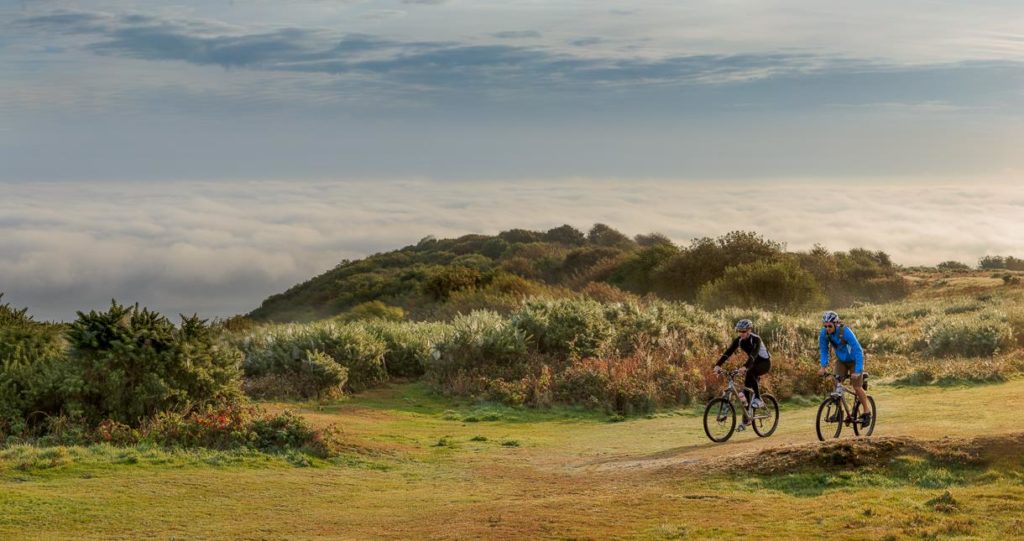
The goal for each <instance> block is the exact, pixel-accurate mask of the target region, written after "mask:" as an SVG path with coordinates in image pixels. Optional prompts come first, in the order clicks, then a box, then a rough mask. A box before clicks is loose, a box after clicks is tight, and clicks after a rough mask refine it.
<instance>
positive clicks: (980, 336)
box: [925, 313, 1013, 357]
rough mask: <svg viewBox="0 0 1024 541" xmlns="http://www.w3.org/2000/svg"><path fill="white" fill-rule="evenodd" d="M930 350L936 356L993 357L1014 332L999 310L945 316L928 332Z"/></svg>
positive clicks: (1005, 345) (926, 335)
mask: <svg viewBox="0 0 1024 541" xmlns="http://www.w3.org/2000/svg"><path fill="white" fill-rule="evenodd" d="M925 341H926V343H927V353H928V354H929V355H934V356H937V357H954V356H964V357H991V356H992V355H995V354H996V353H997V352H999V351H1000V350H1001V349H1003V348H1006V347H1008V346H1010V345H1011V344H1012V343H1013V332H1012V331H1011V329H1010V328H1009V326H1008V325H1007V324H1006V322H1005V320H1001V318H1000V317H999V316H998V315H997V314H993V313H986V314H982V315H980V316H978V317H974V318H964V317H956V318H949V317H947V318H942V319H939V320H938V321H936V322H934V323H933V324H931V325H930V326H929V327H928V329H927V331H926V334H925Z"/></svg>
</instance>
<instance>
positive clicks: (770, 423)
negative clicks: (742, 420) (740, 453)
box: [751, 394, 779, 438]
mask: <svg viewBox="0 0 1024 541" xmlns="http://www.w3.org/2000/svg"><path fill="white" fill-rule="evenodd" d="M761 401H762V402H764V407H761V408H757V409H755V410H754V419H753V423H751V425H752V428H753V429H754V433H755V434H757V435H758V436H761V437H762V438H767V437H768V436H771V435H772V434H774V433H775V429H776V428H778V427H779V401H778V400H775V397H774V396H772V395H770V394H763V395H761Z"/></svg>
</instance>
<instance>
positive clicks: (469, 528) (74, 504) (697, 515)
mask: <svg viewBox="0 0 1024 541" xmlns="http://www.w3.org/2000/svg"><path fill="white" fill-rule="evenodd" d="M872 394H873V395H874V396H875V398H876V400H877V401H878V405H879V414H880V415H879V421H878V430H877V432H876V434H877V435H880V436H884V435H901V436H914V437H920V438H929V439H936V438H942V437H944V436H961V437H967V436H975V435H983V434H984V435H993V434H1004V433H1013V432H1020V431H1022V430H1024V422H1022V421H1021V420H1020V417H1018V416H1017V414H1016V413H1015V408H1013V407H1011V406H1010V405H1009V404H1008V403H1007V401H1008V399H1009V398H1012V397H1018V396H1022V394H1024V380H1011V381H1009V382H1006V383H999V384H991V385H978V386H971V387H912V388H905V387H890V386H878V387H872ZM803 404H804V405H797V404H792V405H787V406H786V407H785V408H784V410H783V415H782V419H781V424H780V426H779V430H778V432H777V433H776V434H775V435H774V436H772V437H771V438H768V439H759V438H757V437H756V436H755V435H753V434H751V433H750V432H745V433H741V434H737V435H736V436H734V438H733V441H731V442H729V443H726V444H720V445H716V444H710V443H709V442H708V441H707V439H706V438H705V436H704V434H703V430H702V428H701V424H700V416H699V412H698V409H699V408H698V407H690V408H683V409H679V410H676V411H668V412H661V413H658V414H655V415H652V416H650V417H649V418H632V419H627V420H624V421H621V422H611V421H616V420H618V419H617V418H615V417H611V416H608V415H604V414H602V413H591V412H584V411H577V410H567V409H555V410H549V411H533V410H522V409H513V408H506V407H501V406H481V405H477V404H472V403H456V402H451V401H447V400H445V399H442V398H439V397H436V396H434V395H431V394H430V393H429V392H427V391H426V388H425V387H424V386H423V385H421V384H402V385H393V386H390V387H387V388H383V389H378V390H375V391H373V392H371V393H366V394H364V395H362V396H359V397H356V398H353V399H350V400H347V401H343V402H339V403H335V404H330V405H327V406H324V407H323V408H315V407H313V408H307V409H304V410H303V411H304V413H305V414H306V415H308V416H309V417H310V418H311V419H312V420H313V421H314V422H315V423H338V424H339V425H340V426H342V427H343V428H344V430H345V435H346V439H347V441H349V442H350V443H351V444H352V451H351V453H349V454H348V455H346V456H345V457H342V458H341V459H339V460H336V461H313V462H312V463H307V467H300V466H297V465H296V463H299V462H300V461H298V460H296V459H295V458H294V457H267V456H266V455H259V454H246V453H233V454H232V453H215V452H192V453H188V452H170V451H161V450H158V449H149V450H146V449H142V450H123V449H116V448H110V447H100V448H92V449H83V448H71V449H65V450H63V451H54V450H52V449H44V450H38V449H33V448H27V447H18V448H13V449H8V450H6V451H2V452H0V538H2V539H6V538H18V539H31V538H68V539H82V538H104V539H109V538H115V539H118V538H123V539H136V538H156V539H170V538H179V539H239V538H241V539H282V538H287V539H306V538H352V539H365V538H479V537H488V538H538V537H542V538H614V537H619V538H650V539H665V538H669V539H671V538H708V537H722V538H732V537H735V536H739V535H758V536H759V537H765V536H769V537H772V538H776V539H796V538H808V537H826V536H827V537H831V538H850V539H876V538H883V537H885V536H893V538H922V537H925V538H929V537H932V538H934V537H938V538H946V537H960V538H982V539H984V538H993V537H1001V538H1014V537H1020V536H1024V519H1022V518H1021V517H1024V475H1022V472H1024V467H1022V464H1021V462H1020V460H1019V459H1018V460H1017V461H1016V462H1011V463H1009V464H1003V465H998V466H985V467H967V466H958V465H956V464H938V463H930V462H928V461H926V460H924V459H921V458H917V457H906V458H901V459H899V460H897V461H896V463H894V464H888V465H879V466H877V467H872V468H864V469H850V468H835V469H830V470H807V471H794V472H789V473H784V474H781V475H775V476H756V475H749V474H746V473H744V472H743V471H742V470H740V471H737V470H732V471H725V472H722V471H718V470H716V471H717V473H709V472H705V471H702V465H704V464H709V463H711V462H713V459H715V458H716V457H721V456H727V455H733V454H743V453H750V452H752V451H755V450H757V449H765V448H769V447H776V446H780V445H787V444H801V443H809V442H813V441H814V428H813V417H814V413H815V410H816V407H815V406H814V405H812V404H810V401H805V402H803ZM271 407H283V405H277V404H274V405H271ZM844 437H846V436H844ZM751 456H753V455H751ZM947 490H948V491H949V492H950V496H951V498H952V503H945V502H947V500H944V499H942V498H941V497H942V496H943V495H944V493H945V492H946V491H947ZM936 498H939V499H938V500H935V499H936ZM933 500H934V501H933ZM929 502H931V503H929ZM769 533H770V535H768V534H769Z"/></svg>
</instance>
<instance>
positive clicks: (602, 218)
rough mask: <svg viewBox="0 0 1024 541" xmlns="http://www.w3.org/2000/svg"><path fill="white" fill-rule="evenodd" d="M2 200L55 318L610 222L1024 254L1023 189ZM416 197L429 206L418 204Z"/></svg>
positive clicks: (123, 194)
mask: <svg viewBox="0 0 1024 541" xmlns="http://www.w3.org/2000/svg"><path fill="white" fill-rule="evenodd" d="M7 187H8V192H7V193H8V196H7V197H6V198H5V199H4V200H0V211H2V212H0V215H2V216H3V217H4V220H3V224H4V226H3V227H4V230H5V234H4V235H3V237H2V238H0V252H2V253H4V254H7V257H5V258H4V259H3V260H0V276H2V277H3V280H2V283H0V291H5V292H6V294H5V296H4V301H5V302H11V303H13V304H14V305H16V306H23V305H24V306H28V307H29V309H30V312H31V313H33V314H35V315H37V316H38V317H41V318H46V319H70V318H73V316H74V311H75V310H79V309H86V310H88V309H95V308H104V307H105V306H107V305H108V304H109V302H110V299H111V298H117V299H118V301H120V302H140V303H142V304H143V305H146V306H149V307H150V308H154V309H157V310H160V311H161V312H165V313H167V314H170V315H174V314H177V313H186V314H191V313H193V312H198V313H199V314H200V315H203V316H204V317H224V316H230V315H234V314H236V313H244V312H248V311H249V310H252V309H254V308H256V307H257V306H258V305H259V303H260V301H262V300H263V299H264V298H266V297H267V296H268V295H270V294H273V293H279V292H281V291H284V290H285V289H287V288H288V287H290V286H292V285H295V284H297V283H299V282H302V281H304V280H306V279H308V278H311V277H312V276H314V275H317V274H319V273H321V272H324V271H326V270H328V269H330V268H332V267H333V266H334V265H336V264H337V263H338V262H340V261H341V260H342V259H356V258H360V257H363V256H365V255H368V254H371V253H374V252H378V251H388V250H392V249H398V248H401V247H404V246H407V245H409V244H415V243H416V242H417V241H418V240H420V239H421V238H423V237H425V236H427V235H434V236H437V237H449V236H451V237H454V236H460V235H464V234H469V233H484V234H494V233H497V232H499V231H501V230H506V229H511V228H516V227H522V228H528V229H539V230H546V229H549V228H552V227H556V226H559V225H562V224H564V223H568V224H570V225H573V226H574V227H577V228H580V229H582V230H584V231H586V230H587V229H588V228H589V227H590V226H591V225H593V224H594V223H596V222H601V223H606V224H608V225H611V226H612V227H615V228H617V229H620V230H622V231H623V232H624V233H627V234H629V235H634V234H638V233H650V232H659V233H664V234H666V235H668V236H669V237H670V238H671V239H672V240H673V241H675V242H677V243H679V244H683V245H685V244H687V243H688V242H689V241H690V240H691V239H693V238H695V237H701V236H717V235H721V234H724V233H726V232H728V231H731V230H736V229H744V230H753V231H757V232H759V233H762V234H764V235H766V236H768V237H770V238H772V239H774V240H778V241H781V242H785V243H786V244H787V245H788V247H789V249H792V250H802V249H807V248H810V247H812V246H813V245H814V244H815V243H821V244H823V245H825V246H826V247H828V248H829V249H832V250H847V249H849V248H854V247H865V248H870V249H876V250H879V249H880V250H885V251H887V252H888V253H889V254H890V255H892V257H893V259H894V261H895V262H896V263H899V264H905V265H916V264H924V265H934V264H936V263H939V262H941V261H945V260H948V259H956V260H960V261H963V262H965V263H967V264H972V265H973V264H974V263H976V262H977V259H978V258H979V257H981V256H983V255H986V254H1010V255H1014V254H1016V255H1017V256H1018V257H1019V256H1020V255H1021V254H1020V253H1019V251H1017V248H1018V247H1020V246H1022V245H1024V231H1021V230H1020V229H1019V228H1017V227H1015V224H1016V223H1017V220H1018V219H1019V218H1018V216H1019V213H1020V209H1021V208H1022V207H1024V187H1017V186H1015V185H1013V184H1009V183H995V182H992V183H990V185H989V186H988V187H976V188H971V187H962V186H958V185H956V184H947V185H933V184H930V183H923V182H918V181H905V182H904V183H903V184H895V185H893V184H885V183H879V182H861V183H856V182H846V183H844V182H835V181H832V182H818V183H814V182H809V181H799V182H794V181H790V182H780V181H773V182H767V181H762V182H758V181H747V182H737V183H728V184H722V183H719V182H679V181H671V180H634V181H627V182H624V181H611V180H607V179H604V180H592V179H591V180H583V179H575V180H562V181H523V182H519V183H507V182H483V183H482V182H475V183H469V182H437V181H425V180H412V181H402V182H400V181H392V182H382V181H362V182H359V181H348V182H301V183H297V182H271V181H261V182H245V181H224V182H220V183H216V184H211V183H202V182H178V183H169V184H160V185H156V186H149V185H140V184H137V183H134V184H133V183H125V182H107V183H90V184H89V185H88V186H82V185H76V184H68V183H41V184H40V183H35V184H33V185H30V186H29V185H25V186H17V185H10V184H9V185H8V186H7ZM408 194H416V197H414V198H410V197H408Z"/></svg>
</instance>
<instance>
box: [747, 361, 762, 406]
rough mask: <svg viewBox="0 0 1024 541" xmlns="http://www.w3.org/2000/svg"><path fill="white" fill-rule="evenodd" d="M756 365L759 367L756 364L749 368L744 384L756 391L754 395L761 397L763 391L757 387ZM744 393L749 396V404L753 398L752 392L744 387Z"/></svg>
mask: <svg viewBox="0 0 1024 541" xmlns="http://www.w3.org/2000/svg"><path fill="white" fill-rule="evenodd" d="M756 367H757V365H754V366H751V367H750V370H747V374H746V376H745V377H744V378H743V386H744V387H749V388H750V389H751V390H753V391H754V392H753V397H760V396H761V393H760V391H759V390H758V388H757V370H756ZM743 395H744V396H746V397H747V404H749V403H750V402H751V400H752V398H753V397H752V396H751V392H750V391H748V390H746V389H743Z"/></svg>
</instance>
